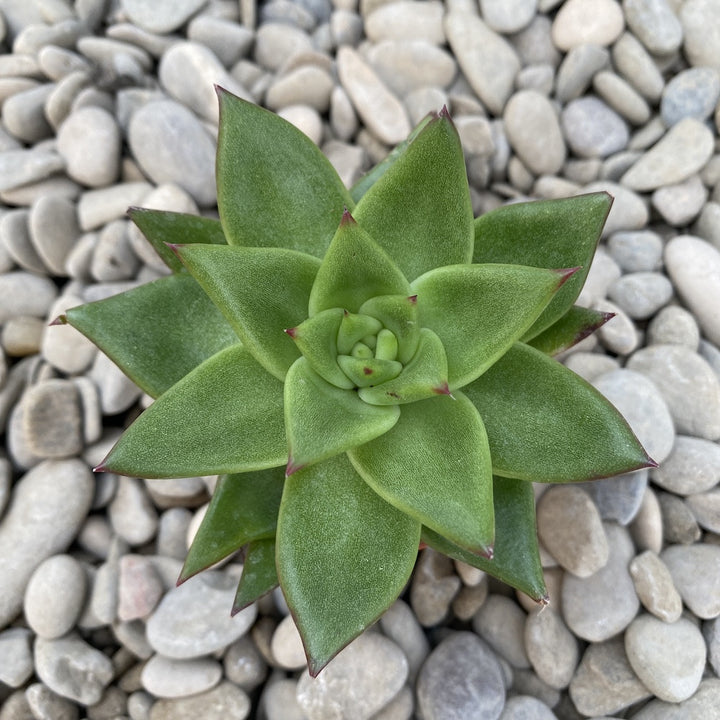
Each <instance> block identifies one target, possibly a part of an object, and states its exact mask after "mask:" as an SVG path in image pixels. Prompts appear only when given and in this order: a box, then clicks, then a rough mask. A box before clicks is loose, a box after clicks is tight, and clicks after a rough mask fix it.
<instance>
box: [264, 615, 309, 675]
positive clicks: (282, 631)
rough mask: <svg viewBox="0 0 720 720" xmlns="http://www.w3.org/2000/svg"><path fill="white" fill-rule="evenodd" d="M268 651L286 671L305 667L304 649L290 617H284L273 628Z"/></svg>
mask: <svg viewBox="0 0 720 720" xmlns="http://www.w3.org/2000/svg"><path fill="white" fill-rule="evenodd" d="M270 649H271V650H272V655H273V657H274V658H275V660H276V661H277V662H278V663H279V664H280V665H281V666H282V667H284V668H287V669H288V670H300V669H301V668H303V667H305V663H306V659H305V648H304V647H303V644H302V638H301V637H300V633H299V632H298V629H297V626H296V625H295V621H294V620H293V618H292V616H291V615H286V616H285V617H284V618H283V619H282V620H281V621H280V623H279V625H278V626H277V627H276V628H275V632H274V633H273V636H272V640H271V642H270Z"/></svg>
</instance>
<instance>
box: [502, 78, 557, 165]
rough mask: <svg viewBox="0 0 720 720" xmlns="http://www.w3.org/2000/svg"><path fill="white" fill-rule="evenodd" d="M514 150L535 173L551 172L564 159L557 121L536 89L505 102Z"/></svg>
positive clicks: (506, 125)
mask: <svg viewBox="0 0 720 720" xmlns="http://www.w3.org/2000/svg"><path fill="white" fill-rule="evenodd" d="M503 121H504V123H505V132H506V134H507V138H508V141H509V142H510V145H511V146H512V148H513V150H514V151H515V152H516V153H517V155H518V156H519V157H520V159H521V160H522V161H523V163H524V164H525V165H526V166H527V167H528V168H529V169H530V170H531V171H532V172H534V173H535V174H536V175H554V174H555V173H557V172H558V171H559V170H560V168H561V167H562V165H563V163H564V162H565V156H566V150H565V143H564V141H563V135H562V130H561V129H560V123H559V122H558V117H557V114H556V112H555V109H554V108H553V106H552V104H551V103H550V101H549V100H548V98H546V97H545V96H544V95H542V94H541V93H539V92H537V90H520V91H519V92H517V93H515V95H513V96H512V97H511V98H510V100H509V101H508V103H507V105H506V107H505V112H504V115H503Z"/></svg>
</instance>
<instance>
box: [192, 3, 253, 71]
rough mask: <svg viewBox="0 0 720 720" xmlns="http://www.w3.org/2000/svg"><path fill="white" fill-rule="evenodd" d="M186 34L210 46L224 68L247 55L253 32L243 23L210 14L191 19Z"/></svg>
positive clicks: (195, 40)
mask: <svg viewBox="0 0 720 720" xmlns="http://www.w3.org/2000/svg"><path fill="white" fill-rule="evenodd" d="M187 36H188V39H189V40H192V41H194V42H197V43H200V44H201V45H205V47H207V48H210V50H212V52H213V53H214V55H215V56H216V57H217V58H218V60H220V62H221V63H222V64H223V65H224V66H225V67H226V68H229V67H232V66H233V65H234V64H235V63H236V62H237V61H238V60H239V59H240V58H241V57H244V56H245V55H247V53H248V50H249V49H250V48H251V46H252V43H253V33H252V31H251V30H250V29H249V28H248V27H246V26H245V25H240V24H238V23H235V22H231V21H229V20H224V19H222V18H217V17H212V16H211V15H198V16H197V17H195V18H194V19H193V20H191V21H190V23H189V25H188V30H187Z"/></svg>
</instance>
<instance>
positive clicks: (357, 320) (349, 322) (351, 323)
mask: <svg viewBox="0 0 720 720" xmlns="http://www.w3.org/2000/svg"><path fill="white" fill-rule="evenodd" d="M365 304H367V303H365ZM323 312H327V310H324V311H323ZM380 330H382V323H381V322H380V321H379V320H378V319H377V318H374V317H371V316H370V315H359V314H355V313H350V312H348V311H347V310H345V311H344V313H343V316H342V318H341V321H340V327H339V329H338V334H337V351H338V352H339V353H340V354H342V355H347V354H348V353H350V352H351V351H352V349H353V347H354V346H355V343H357V342H359V341H360V340H362V339H363V338H364V337H365V336H367V335H376V334H377V333H378V332H380Z"/></svg>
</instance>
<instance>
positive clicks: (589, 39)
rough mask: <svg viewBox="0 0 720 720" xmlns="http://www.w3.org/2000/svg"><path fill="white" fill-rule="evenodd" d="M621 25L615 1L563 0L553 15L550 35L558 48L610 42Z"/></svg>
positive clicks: (621, 21) (608, 43) (563, 48)
mask: <svg viewBox="0 0 720 720" xmlns="http://www.w3.org/2000/svg"><path fill="white" fill-rule="evenodd" d="M624 27H625V20H624V18H623V13H622V9H621V7H620V4H619V3H617V2H615V0H567V1H566V2H565V3H563V5H562V7H561V8H560V10H559V11H558V14H557V15H556V16H555V21H554V22H553V25H552V38H553V41H554V42H555V45H556V46H557V47H558V48H559V49H560V50H565V51H567V50H571V49H572V48H574V47H577V46H578V45H584V44H586V43H592V44H594V45H602V46H606V45H611V44H612V43H613V42H614V41H615V40H617V38H618V37H619V36H620V33H622V31H623V28H624Z"/></svg>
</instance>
